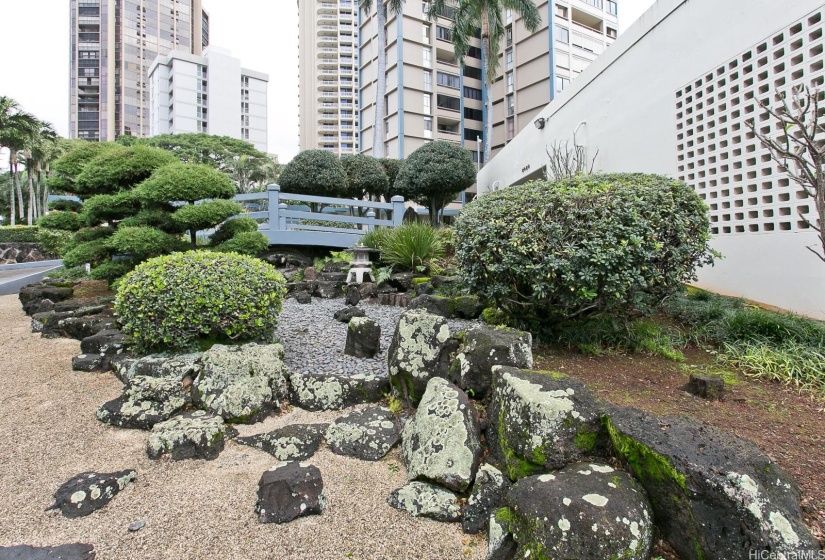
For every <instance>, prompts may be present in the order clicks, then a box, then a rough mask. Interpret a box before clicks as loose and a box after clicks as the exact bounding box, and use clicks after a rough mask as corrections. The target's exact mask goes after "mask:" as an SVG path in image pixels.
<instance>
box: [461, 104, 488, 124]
mask: <svg viewBox="0 0 825 560" xmlns="http://www.w3.org/2000/svg"><path fill="white" fill-rule="evenodd" d="M464 118H465V119H469V120H473V121H480V120H483V118H484V113H483V112H482V111H481V109H471V108H470V107H464Z"/></svg>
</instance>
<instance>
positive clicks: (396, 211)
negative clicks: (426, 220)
mask: <svg viewBox="0 0 825 560" xmlns="http://www.w3.org/2000/svg"><path fill="white" fill-rule="evenodd" d="M390 202H392V227H398V226H400V225H401V223H402V222H403V221H404V197H403V196H394V197H392V199H390Z"/></svg>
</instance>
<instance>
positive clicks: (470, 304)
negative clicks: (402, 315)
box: [409, 293, 484, 319]
mask: <svg viewBox="0 0 825 560" xmlns="http://www.w3.org/2000/svg"><path fill="white" fill-rule="evenodd" d="M409 307H410V308H411V309H426V310H427V311H429V312H430V313H433V314H435V315H441V316H442V317H447V318H448V319H449V318H459V319H477V318H478V317H479V316H480V315H481V312H482V311H483V310H484V305H483V304H482V303H481V300H479V298H478V296H457V297H446V296H438V295H432V294H429V293H424V294H420V295H418V297H415V298H413V299H412V300H410V304H409Z"/></svg>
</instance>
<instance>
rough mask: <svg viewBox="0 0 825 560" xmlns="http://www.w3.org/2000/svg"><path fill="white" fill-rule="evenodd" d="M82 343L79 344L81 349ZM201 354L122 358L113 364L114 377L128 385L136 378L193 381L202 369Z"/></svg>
mask: <svg viewBox="0 0 825 560" xmlns="http://www.w3.org/2000/svg"><path fill="white" fill-rule="evenodd" d="M82 344H83V343H81V349H82V348H83V346H82ZM202 359H203V354H202V353H200V352H192V353H189V354H150V355H148V356H141V357H140V358H124V359H122V360H119V361H117V362H116V363H115V364H114V372H115V377H117V378H118V379H120V380H121V381H123V382H124V383H129V381H130V380H131V379H133V378H135V377H138V376H145V377H169V378H172V379H177V380H179V381H183V380H185V379H186V378H187V377H188V378H189V381H194V380H195V378H196V377H197V376H198V374H199V373H200V372H201V370H202V369H203V364H202V363H201V360H202Z"/></svg>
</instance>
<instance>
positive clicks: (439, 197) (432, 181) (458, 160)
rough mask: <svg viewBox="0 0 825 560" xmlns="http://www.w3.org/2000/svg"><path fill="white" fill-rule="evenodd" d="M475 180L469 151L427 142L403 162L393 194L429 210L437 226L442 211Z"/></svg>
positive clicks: (441, 142)
mask: <svg viewBox="0 0 825 560" xmlns="http://www.w3.org/2000/svg"><path fill="white" fill-rule="evenodd" d="M475 180H476V169H475V164H473V158H472V156H471V155H470V152H469V151H468V150H465V149H464V148H462V147H460V146H456V145H454V144H451V143H450V142H445V141H435V142H428V143H427V144H424V145H423V146H421V147H420V148H418V149H417V150H416V151H414V152H413V153H412V154H411V155H410V157H409V158H407V159H406V160H404V163H403V165H402V166H401V170H400V171H399V172H398V177H397V178H396V180H395V184H394V185H393V192H394V193H395V194H399V195H401V196H403V197H405V198H407V199H409V200H413V201H415V202H417V203H418V204H421V205H423V206H426V207H427V208H429V210H430V221H431V223H432V224H433V225H438V223H439V220H438V216H439V213H440V212H441V210H442V209H443V208H444V207H445V206H446V205H447V204H448V203H449V202H450V201H451V200H453V199H454V198H455V197H456V195H457V194H458V193H460V192H461V191H463V190H465V189H467V188H468V187H470V186H471V185H472V184H473V183H474V182H475Z"/></svg>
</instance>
